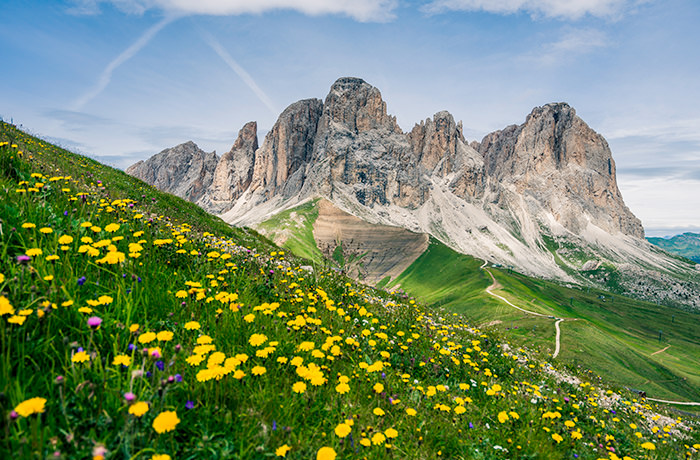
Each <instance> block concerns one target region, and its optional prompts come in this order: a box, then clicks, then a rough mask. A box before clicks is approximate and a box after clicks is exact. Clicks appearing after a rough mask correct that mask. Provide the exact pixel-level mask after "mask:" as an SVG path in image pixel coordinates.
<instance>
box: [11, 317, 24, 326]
mask: <svg viewBox="0 0 700 460" xmlns="http://www.w3.org/2000/svg"><path fill="white" fill-rule="evenodd" d="M26 319H27V317H26V316H19V315H14V316H10V317H9V318H8V319H7V322H8V323H10V324H17V325H18V326H21V325H22V324H24V321H26Z"/></svg>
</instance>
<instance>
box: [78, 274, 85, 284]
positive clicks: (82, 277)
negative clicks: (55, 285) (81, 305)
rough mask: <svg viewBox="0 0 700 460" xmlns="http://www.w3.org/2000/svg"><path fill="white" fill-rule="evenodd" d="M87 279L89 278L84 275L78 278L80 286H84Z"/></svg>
mask: <svg viewBox="0 0 700 460" xmlns="http://www.w3.org/2000/svg"><path fill="white" fill-rule="evenodd" d="M86 280H87V278H85V277H84V276H81V277H80V278H78V286H82V285H83V284H85V281H86Z"/></svg>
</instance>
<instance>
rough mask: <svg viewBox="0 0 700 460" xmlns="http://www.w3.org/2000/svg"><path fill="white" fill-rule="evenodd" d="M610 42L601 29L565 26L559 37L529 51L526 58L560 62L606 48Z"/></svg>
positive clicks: (540, 61)
mask: <svg viewBox="0 0 700 460" xmlns="http://www.w3.org/2000/svg"><path fill="white" fill-rule="evenodd" d="M608 43H609V39H608V36H607V35H606V34H605V32H603V31H601V30H598V29H590V28H583V29H579V28H565V30H564V31H563V34H562V36H561V37H560V38H559V39H557V40H555V41H552V42H549V43H545V44H543V45H542V46H541V47H540V48H539V49H538V50H537V51H536V52H534V53H528V54H527V55H525V56H524V58H525V59H526V60H528V61H535V62H537V63H540V64H544V65H553V64H559V63H561V62H565V61H568V60H571V59H574V58H576V57H579V56H582V55H585V54H588V53H592V52H594V51H596V50H598V49H601V48H605V47H607V46H608Z"/></svg>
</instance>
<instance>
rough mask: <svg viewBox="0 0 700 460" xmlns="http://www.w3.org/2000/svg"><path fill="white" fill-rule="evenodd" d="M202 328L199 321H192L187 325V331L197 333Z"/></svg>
mask: <svg viewBox="0 0 700 460" xmlns="http://www.w3.org/2000/svg"><path fill="white" fill-rule="evenodd" d="M201 327H202V326H201V325H200V324H199V323H198V322H197V321H190V322H187V323H185V329H187V330H188V331H196V330H198V329H199V328H201Z"/></svg>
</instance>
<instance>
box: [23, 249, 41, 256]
mask: <svg viewBox="0 0 700 460" xmlns="http://www.w3.org/2000/svg"><path fill="white" fill-rule="evenodd" d="M43 253H44V251H42V250H41V249H40V248H31V249H27V252H26V253H25V254H27V255H28V256H29V257H34V256H40V255H42V254H43Z"/></svg>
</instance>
